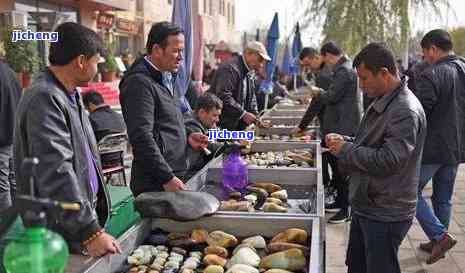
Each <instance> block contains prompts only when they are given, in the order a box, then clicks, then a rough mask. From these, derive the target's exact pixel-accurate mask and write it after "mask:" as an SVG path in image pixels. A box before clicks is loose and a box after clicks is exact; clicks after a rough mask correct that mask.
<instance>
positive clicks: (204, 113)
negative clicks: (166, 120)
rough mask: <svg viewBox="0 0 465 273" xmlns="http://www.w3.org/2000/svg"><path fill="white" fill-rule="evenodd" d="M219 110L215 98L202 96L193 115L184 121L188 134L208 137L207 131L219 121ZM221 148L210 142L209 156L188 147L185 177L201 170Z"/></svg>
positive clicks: (219, 102) (219, 105) (217, 99)
mask: <svg viewBox="0 0 465 273" xmlns="http://www.w3.org/2000/svg"><path fill="white" fill-rule="evenodd" d="M221 109H223V103H222V102H221V100H220V99H219V98H218V97H217V96H215V95H213V94H211V93H205V94H203V95H202V96H200V97H199V99H198V101H197V106H196V108H195V110H194V113H193V115H192V116H191V117H190V118H189V119H186V121H185V124H186V130H187V131H188V132H199V133H202V134H204V135H208V130H210V129H215V128H217V124H218V122H219V121H220V115H221ZM221 146H222V144H220V143H213V142H210V143H209V144H208V147H207V149H208V151H209V152H210V154H207V153H206V152H205V151H204V150H202V151H194V150H193V149H191V148H190V147H189V149H188V152H187V155H188V157H189V171H188V174H187V177H188V178H190V177H192V176H193V175H194V174H195V173H196V172H198V171H199V170H200V169H202V168H203V167H204V166H205V164H207V163H208V161H210V160H211V159H212V158H213V156H215V152H216V151H217V150H218V149H219V148H220V147H221Z"/></svg>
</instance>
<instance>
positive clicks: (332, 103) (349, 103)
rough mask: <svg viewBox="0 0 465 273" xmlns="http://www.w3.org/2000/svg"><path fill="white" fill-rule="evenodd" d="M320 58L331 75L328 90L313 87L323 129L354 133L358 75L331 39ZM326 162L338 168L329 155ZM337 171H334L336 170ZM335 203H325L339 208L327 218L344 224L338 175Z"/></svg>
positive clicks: (344, 189) (343, 184)
mask: <svg viewBox="0 0 465 273" xmlns="http://www.w3.org/2000/svg"><path fill="white" fill-rule="evenodd" d="M320 53H321V56H322V57H323V61H324V62H325V64H327V65H333V66H334V68H333V76H332V79H331V80H330V81H331V83H330V86H329V88H328V89H327V90H324V89H321V88H314V90H313V98H314V99H315V100H319V101H320V102H321V104H322V105H323V106H324V107H325V112H324V115H323V124H324V127H325V132H326V133H327V132H332V133H338V134H342V135H347V136H354V135H355V133H356V132H357V128H358V126H359V124H360V120H361V118H362V112H363V109H362V96H361V93H360V92H359V89H358V83H357V74H356V72H355V70H354V69H353V68H352V62H351V61H350V60H349V58H348V57H347V56H345V55H343V52H342V50H341V49H340V48H339V47H338V46H337V45H336V44H334V43H333V42H328V43H326V44H324V45H323V46H322V47H321V50H320ZM328 160H329V161H332V162H333V163H332V165H333V166H334V167H335V169H337V168H338V167H337V160H336V159H335V158H334V157H332V156H329V157H328ZM336 172H337V171H336ZM334 185H335V187H336V191H337V196H336V202H334V203H333V204H331V205H328V206H326V210H327V211H329V212H332V211H338V210H339V211H338V213H337V214H336V215H334V216H333V217H331V218H330V219H329V222H330V223H334V224H337V223H343V222H345V221H348V220H349V219H350V217H349V209H348V207H349V201H348V199H347V196H348V184H347V177H346V176H344V175H337V176H336V177H335V181H334Z"/></svg>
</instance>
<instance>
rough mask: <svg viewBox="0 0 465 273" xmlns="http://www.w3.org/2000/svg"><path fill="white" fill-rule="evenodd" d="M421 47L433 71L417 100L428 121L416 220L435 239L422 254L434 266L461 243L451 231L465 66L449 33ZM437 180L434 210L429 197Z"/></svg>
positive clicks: (461, 157)
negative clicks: (430, 185) (425, 194)
mask: <svg viewBox="0 0 465 273" xmlns="http://www.w3.org/2000/svg"><path fill="white" fill-rule="evenodd" d="M421 47H422V48H423V55H424V59H425V61H427V62H428V63H429V64H431V66H429V67H428V68H426V69H425V70H424V71H423V73H422V74H421V75H420V77H419V79H418V80H417V81H415V88H416V90H415V94H416V95H417V97H418V98H419V100H420V102H421V104H422V105H423V108H424V109H425V113H426V118H427V121H428V132H427V135H426V141H425V149H424V152H423V160H422V166H421V172H420V185H419V188H418V205H417V215H416V216H417V219H418V222H419V223H420V225H421V226H422V228H423V230H424V231H425V233H426V235H427V236H428V238H429V239H430V242H429V243H426V244H420V248H421V249H423V250H425V251H427V252H430V253H431V256H430V257H429V258H428V260H427V261H426V262H427V263H428V264H432V263H435V262H436V261H438V260H439V259H441V258H444V255H445V253H446V252H447V251H448V250H449V249H451V248H452V247H453V246H454V245H455V244H456V243H457V240H455V238H453V237H452V235H450V234H449V233H448V232H447V230H448V227H449V221H450V216H451V212H452V195H453V192H454V183H455V178H456V174H457V168H458V166H459V164H460V163H463V162H465V60H464V59H463V58H460V57H458V56H456V55H455V54H454V53H453V52H452V48H453V45H452V39H451V37H450V35H449V33H447V32H446V31H445V30H440V29H436V30H432V31H430V32H428V33H427V34H426V35H425V36H424V37H423V39H422V41H421ZM431 179H432V181H433V196H432V198H431V203H432V205H433V208H434V210H432V209H431V208H430V206H429V205H428V203H427V202H426V200H425V198H424V197H423V189H424V187H425V186H426V185H427V183H428V182H429V181H430V180H431Z"/></svg>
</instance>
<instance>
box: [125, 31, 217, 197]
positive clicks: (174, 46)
mask: <svg viewBox="0 0 465 273" xmlns="http://www.w3.org/2000/svg"><path fill="white" fill-rule="evenodd" d="M183 50H184V34H183V32H182V30H181V28H179V27H178V26H177V25H174V24H171V23H168V22H160V23H157V24H154V25H153V26H152V29H151V30H150V33H149V37H148V39H147V53H148V54H147V55H146V56H143V57H142V58H140V59H138V60H136V61H135V63H134V64H133V65H132V66H131V68H130V69H129V70H128V72H127V73H126V74H125V75H124V77H123V79H122V80H121V83H120V91H121V93H120V101H121V106H122V110H123V117H124V120H125V121H126V126H127V130H128V136H129V141H130V143H131V145H132V148H133V155H134V160H133V162H132V171H131V190H132V192H133V194H134V195H135V196H137V195H139V194H140V193H143V192H151V191H163V190H165V191H178V190H183V189H184V188H185V186H184V183H183V181H182V180H181V179H183V176H184V175H185V173H186V171H187V167H188V166H187V164H188V162H187V155H186V151H187V145H188V143H189V145H190V146H191V147H192V148H193V149H194V150H200V149H202V148H204V147H207V145H208V137H207V136H205V135H202V134H201V133H197V132H196V133H191V134H190V135H188V136H187V135H186V128H185V126H184V117H183V114H182V112H181V95H180V92H179V90H177V88H176V87H175V86H176V85H175V84H174V80H175V77H176V72H177V71H178V69H179V66H180V64H181V61H182V54H183Z"/></svg>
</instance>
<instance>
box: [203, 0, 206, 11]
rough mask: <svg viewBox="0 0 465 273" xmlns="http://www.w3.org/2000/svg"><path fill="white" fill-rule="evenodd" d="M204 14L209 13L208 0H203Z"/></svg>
mask: <svg viewBox="0 0 465 273" xmlns="http://www.w3.org/2000/svg"><path fill="white" fill-rule="evenodd" d="M203 14H207V0H203Z"/></svg>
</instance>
